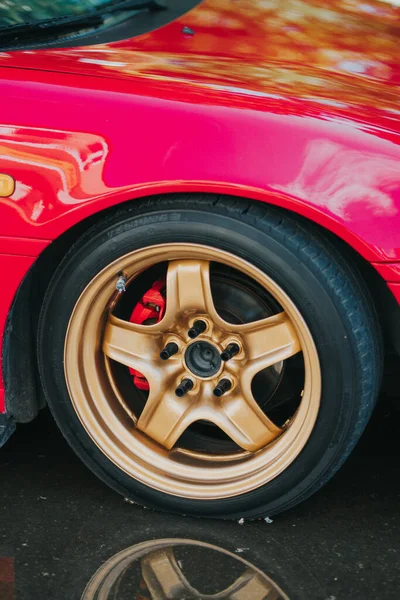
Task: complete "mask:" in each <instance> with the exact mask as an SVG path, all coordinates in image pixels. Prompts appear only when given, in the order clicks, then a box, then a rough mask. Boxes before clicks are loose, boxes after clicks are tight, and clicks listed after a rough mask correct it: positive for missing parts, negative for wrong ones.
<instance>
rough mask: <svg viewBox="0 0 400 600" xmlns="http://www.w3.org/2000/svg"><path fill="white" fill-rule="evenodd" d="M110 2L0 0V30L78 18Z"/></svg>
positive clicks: (93, 0)
mask: <svg viewBox="0 0 400 600" xmlns="http://www.w3.org/2000/svg"><path fill="white" fill-rule="evenodd" d="M111 3H112V2H110V0H51V1H50V0H25V1H24V0H0V28H2V27H7V26H10V25H20V24H23V23H26V22H29V23H32V22H35V21H45V20H46V19H57V18H59V17H79V16H84V15H85V14H87V13H91V12H93V10H98V9H101V8H102V7H103V6H106V5H107V4H111Z"/></svg>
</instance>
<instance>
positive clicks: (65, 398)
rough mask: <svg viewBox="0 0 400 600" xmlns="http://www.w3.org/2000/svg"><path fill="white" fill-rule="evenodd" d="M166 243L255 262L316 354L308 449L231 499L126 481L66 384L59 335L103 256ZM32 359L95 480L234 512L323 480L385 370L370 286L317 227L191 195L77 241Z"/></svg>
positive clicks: (211, 512)
mask: <svg viewBox="0 0 400 600" xmlns="http://www.w3.org/2000/svg"><path fill="white" fill-rule="evenodd" d="M166 242H196V243H200V244H202V243H204V244H208V245H211V246H215V247H218V248H221V249H223V250H227V251H229V252H232V253H234V254H236V255H238V256H241V257H242V258H244V259H246V260H248V261H249V262H251V263H253V264H254V265H256V266H257V267H258V268H260V269H262V270H263V271H264V272H265V273H267V274H268V275H269V276H270V277H272V278H273V279H274V280H275V281H276V282H277V283H278V285H280V286H281V287H282V288H283V289H284V290H285V291H286V293H287V294H288V295H289V296H290V298H291V299H292V300H293V301H294V303H295V304H296V306H297V307H298V309H299V310H300V312H301V313H302V315H303V317H304V319H305V321H306V322H307V324H308V327H309V329H310V331H311V333H312V335H313V338H314V341H315V344H316V347H317V350H318V354H319V358H320V364H321V371H322V398H321V407H320V411H319V414H318V418H317V421H316V424H315V427H314V430H313V432H312V434H311V436H310V438H309V440H308V442H307V444H306V446H305V448H304V449H303V451H302V452H301V453H300V455H299V456H298V457H297V459H296V460H295V461H294V462H293V463H292V464H291V465H290V466H289V467H288V468H287V469H286V470H285V471H284V472H283V473H282V474H280V475H279V476H278V477H276V478H275V479H274V480H272V481H271V482H269V483H268V484H266V485H264V486H263V487H261V488H258V489H257V490H254V491H252V492H249V493H246V494H243V495H241V496H236V497H234V498H227V499H221V500H212V501H210V500H207V501H204V500H188V499H185V498H181V497H177V496H171V495H168V494H164V493H161V492H158V491H156V490H154V489H152V488H149V487H147V486H145V485H143V484H142V483H140V482H138V481H136V480H135V479H132V478H130V477H129V476H128V475H126V474H125V473H124V472H122V471H121V470H120V469H118V468H117V467H116V466H115V465H114V464H113V463H111V462H110V461H109V460H108V459H107V458H106V457H105V456H104V455H103V453H102V452H101V451H100V450H99V448H98V447H97V446H96V445H95V444H94V443H93V442H92V440H91V439H90V437H89V436H88V434H87V433H86V431H85V429H84V428H83V427H82V425H81V423H80V421H79V419H78V417H77V415H76V413H75V411H74V409H73V406H72V403H71V401H70V398H69V394H68V391H67V387H66V383H65V378H64V370H63V352H64V340H65V334H66V330H67V326H68V321H69V319H70V316H71V313H72V310H73V308H74V306H75V303H76V302H77V300H78V298H79V295H80V294H81V292H82V291H83V289H84V288H85V287H86V285H87V284H88V283H89V282H90V281H91V280H92V278H93V277H94V276H95V275H96V274H97V273H98V272H99V271H100V270H101V269H103V268H104V267H105V266H107V265H108V264H109V263H110V262H111V261H113V260H115V259H116V258H118V257H120V256H122V255H124V254H126V253H128V252H129V251H132V250H134V249H137V248H141V247H145V246H149V245H152V244H157V243H166ZM38 357H39V368H40V373H41V378H42V382H43V387H44V390H45V393H46V396H47V400H48V403H49V406H50V408H51V410H52V412H53V415H54V417H55V419H56V421H57V423H58V425H59V427H60V429H61V430H62V432H63V434H64V436H65V437H66V439H67V440H68V442H69V444H70V445H71V446H72V448H73V449H74V450H75V451H76V453H77V454H78V455H79V456H80V457H81V459H82V460H83V461H84V462H85V463H86V464H87V466H88V467H89V468H90V469H91V470H92V471H94V472H95V473H96V474H97V475H98V476H99V477H100V478H101V479H102V480H103V481H105V482H106V483H107V484H109V485H110V486H111V487H112V488H114V489H115V490H117V491H118V492H120V493H121V494H123V495H124V496H125V497H128V498H131V499H132V500H133V501H135V502H138V503H140V504H143V505H145V506H147V507H151V508H156V509H162V510H165V511H173V512H179V513H184V514H191V515H195V516H204V517H214V518H231V519H238V518H241V517H244V518H255V517H259V516H264V515H269V516H270V515H273V514H276V513H278V512H281V511H284V510H286V509H288V508H290V507H292V506H294V505H296V504H297V503H299V502H301V501H303V500H304V499H305V498H307V497H309V496H310V495H311V494H313V493H314V492H315V491H317V490H318V489H319V488H320V487H321V486H322V485H323V484H324V483H326V482H327V481H328V480H329V479H330V478H331V477H332V475H333V474H334V473H335V472H336V471H337V470H338V469H339V467H340V466H341V465H342V463H343V462H344V461H345V459H346V458H347V457H348V455H349V453H350V452H351V450H352V449H353V447H354V445H355V444H356V442H357V440H358V439H359V437H360V435H361V433H362V431H363V429H364V427H365V425H366V424H367V422H368V419H369V417H370V415H371V412H372V410H373V407H374V404H375V401H376V398H377V395H378V391H379V386H380V381H381V371H382V343H381V334H380V328H379V324H378V321H377V317H376V314H375V312H374V309H373V306H372V303H371V301H370V298H369V295H368V290H367V289H366V288H365V285H364V283H363V282H362V281H361V280H360V278H359V277H358V276H357V275H356V273H355V272H353V269H352V268H351V267H350V266H349V264H348V262H347V261H346V260H345V259H344V258H343V257H342V256H341V254H340V253H339V252H338V251H337V250H336V248H335V246H334V245H333V244H332V243H331V242H330V241H329V240H328V238H326V237H325V236H324V235H321V233H320V231H319V229H317V228H316V227H314V226H313V225H312V224H308V223H306V222H304V221H303V220H300V219H298V218H297V217H294V216H292V215H291V214H290V213H286V212H284V211H281V210H280V209H276V208H273V207H270V206H266V205H262V204H259V203H255V202H249V201H245V200H242V199H235V198H230V197H221V196H210V195H196V194H194V195H191V196H189V197H182V196H169V197H160V198H150V199H147V200H145V201H140V202H139V201H137V202H135V203H132V204H131V205H129V206H128V207H125V208H123V209H121V210H119V211H117V212H116V213H114V214H113V215H111V216H107V217H105V218H104V220H102V221H101V222H100V223H98V224H97V225H95V226H94V227H92V228H91V229H90V230H89V231H88V232H87V233H86V234H85V235H84V236H83V237H82V238H81V239H80V240H79V241H78V242H77V243H76V244H75V246H74V247H73V248H72V249H71V250H70V252H69V253H68V254H67V256H65V258H64V260H63V261H62V263H61V265H60V267H59V268H58V270H57V272H56V274H55V276H54V277H53V280H52V281H51V284H50V286H49V289H48V292H47V295H46V298H45V301H44V305H43V308H42V312H41V317H40V323H39V334H38Z"/></svg>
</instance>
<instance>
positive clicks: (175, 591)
mask: <svg viewBox="0 0 400 600" xmlns="http://www.w3.org/2000/svg"><path fill="white" fill-rule="evenodd" d="M141 566H142V575H143V579H144V580H145V582H146V585H147V588H148V590H149V592H150V594H151V597H152V598H158V599H159V600H164V599H165V600H167V598H181V597H182V598H183V597H184V596H183V594H184V593H185V597H186V594H188V596H187V597H193V596H192V592H193V591H194V590H193V589H192V588H191V586H190V585H189V583H188V581H187V579H186V578H185V576H184V575H183V573H182V571H181V569H180V567H179V565H178V563H177V562H176V559H175V556H174V553H173V551H172V549H171V548H167V549H165V550H157V551H155V552H152V553H151V554H149V555H147V556H145V557H144V558H142V560H141Z"/></svg>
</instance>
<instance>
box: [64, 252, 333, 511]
mask: <svg viewBox="0 0 400 600" xmlns="http://www.w3.org/2000/svg"><path fill="white" fill-rule="evenodd" d="M163 265H164V266H165V278H166V279H165V281H166V283H165V295H166V309H165V314H164V316H163V317H162V319H161V320H160V321H159V322H158V323H155V324H150V325H146V324H135V323H132V322H129V321H128V320H126V319H123V318H121V316H117V315H118V307H119V303H120V301H121V298H120V296H119V294H118V292H116V289H115V287H116V281H117V279H118V278H120V279H121V278H122V279H123V282H124V284H125V282H126V288H127V290H128V291H129V290H132V289H133V290H134V287H135V285H136V283H137V282H138V281H139V278H140V277H143V273H146V272H150V271H151V269H153V268H156V266H159V267H160V268H162V266H163ZM215 265H217V266H218V267H219V268H223V269H226V271H227V273H230V274H232V273H234V274H237V273H238V274H239V275H240V276H242V278H243V279H242V281H241V285H242V287H243V286H244V287H246V285H247V284H248V287H249V289H253V288H255V287H256V288H257V290H261V292H262V293H264V294H265V296H266V297H269V298H270V299H271V302H272V304H273V306H274V307H275V310H274V311H273V314H271V311H270V313H269V316H267V317H264V318H261V319H257V320H247V322H241V323H237V322H236V323H235V322H232V319H231V320H230V321H229V320H226V319H227V318H226V316H222V314H221V313H220V312H219V311H218V306H217V305H216V301H215V298H214V292H213V272H214V268H215ZM232 276H233V275H232ZM235 276H236V275H235ZM261 292H260V293H261ZM160 353H161V356H162V358H161V357H160ZM300 353H302V354H300ZM294 355H298V356H299V357H300V359H302V361H303V365H304V367H303V374H304V380H303V382H302V385H301V389H302V395H301V398H300V395H299V399H298V403H297V404H296V405H295V406H294V408H293V412H292V413H291V414H289V415H286V417H285V422H281V423H278V422H276V420H275V421H274V420H273V419H272V417H271V416H269V415H268V414H267V413H268V405H267V407H266V408H265V407H263V406H262V404H261V402H260V401H259V399H258V398H257V397H256V394H255V392H254V386H253V381H254V379H255V377H256V376H257V375H258V374H259V373H260V372H263V371H265V370H268V369H271V368H274V366H275V367H276V368H278V370H279V371H282V369H283V365H284V364H285V361H287V360H288V359H289V358H290V357H293V356H294ZM221 356H222V358H221ZM121 365H125V367H129V368H131V369H134V370H136V371H137V372H140V373H141V374H143V376H144V377H145V378H146V380H147V381H148V383H149V393H148V397H147V398H145V400H144V405H143V406H142V407H141V409H135V407H134V405H133V403H132V402H131V401H130V396H129V390H128V392H127V388H126V385H125V386H124V385H123V383H122V379H123V376H124V374H123V373H122V370H123V367H121ZM277 366H278V367H277ZM64 368H65V376H66V381H67V385H68V389H69V393H70V396H71V400H72V402H73V406H74V408H75V411H76V413H77V414H78V416H79V418H80V420H81V423H82V424H83V426H84V427H85V429H86V431H87V432H88V433H89V435H90V437H91V438H92V439H93V440H94V442H95V443H96V444H97V446H98V447H99V448H100V449H101V450H102V452H103V453H104V454H105V455H106V456H107V457H108V458H109V459H110V460H111V461H112V462H113V463H114V464H115V465H117V466H118V467H119V468H120V469H122V470H123V471H124V472H125V473H127V474H128V475H130V476H131V477H134V478H135V479H138V480H139V481H141V482H142V483H144V484H146V485H148V486H150V487H152V488H155V489H156V490H159V491H162V492H166V493H168V494H173V495H176V496H181V497H185V498H192V499H218V498H227V497H231V496H236V495H240V494H243V493H245V492H248V491H251V490H254V489H256V488H258V487H260V486H262V485H263V484H265V483H267V482H268V481H270V480H271V479H273V478H274V477H276V476H277V475H278V474H279V473H281V472H282V471H283V470H284V469H285V468H286V467H287V466H288V465H289V464H290V463H291V462H292V461H293V460H294V459H295V458H296V457H297V456H298V454H299V453H300V452H301V450H302V449H303V447H304V445H305V443H306V442H307V440H308V438H309V436H310V434H311V432H312V430H313V426H314V423H315V420H316V417H317V414H318V409H319V402H320V391H321V375H320V368H319V361H318V356H317V352H316V349H315V345H314V342H313V339H312V337H311V334H310V331H309V329H308V327H307V325H306V324H305V322H304V320H303V318H302V316H301V315H300V313H299V311H298V310H297V308H296V306H295V305H294V303H293V302H292V301H291V300H290V299H289V297H288V296H287V294H285V292H284V291H283V290H282V289H281V287H279V286H278V285H277V284H276V283H275V282H274V281H273V280H272V279H271V278H270V277H268V276H267V275H266V274H265V273H263V272H262V271H260V270H259V269H257V268H256V267H255V266H253V265H251V264H250V263H249V262H247V261H245V260H243V259H241V258H239V257H237V256H234V255H233V254H230V253H228V252H225V251H222V250H219V249H217V248H211V247H207V246H200V245H196V244H188V243H185V244H174V243H171V244H162V245H156V246H151V247H147V248H144V249H141V250H136V251H134V252H131V253H129V254H126V255H124V256H122V257H121V258H119V259H118V260H116V261H114V262H112V263H111V264H109V266H108V267H106V268H105V269H103V270H102V271H101V272H100V273H99V274H98V275H97V276H96V277H95V278H94V279H93V280H92V281H91V282H90V283H89V285H87V287H86V289H85V290H84V291H83V293H82V294H81V296H80V298H79V300H78V302H77V303H76V306H75V309H74V311H73V314H72V316H71V319H70V323H69V328H68V332H67V336H66V341H65V363H64ZM121 369H122V370H121ZM125 370H126V371H127V369H125ZM282 377H283V378H284V377H285V374H284V371H283V375H282ZM301 389H300V391H301ZM198 422H200V423H208V424H210V423H212V424H214V426H217V428H218V431H220V430H222V432H224V434H225V437H224V440H225V442H226V441H229V440H231V441H230V442H229V443H226V444H225V445H224V443H222V442H221V444H220V447H221V448H222V450H221V451H219V452H216V451H215V450H213V451H208V450H207V444H205V448H203V449H198V448H197V447H196V448H193V447H191V446H190V443H189V444H186V443H183V442H182V440H183V439H184V438H183V434H185V436H186V439H189V441H190V432H191V431H193V424H194V423H198ZM217 428H216V427H214V430H215V431H216V430H217ZM224 448H225V449H226V450H225V451H224Z"/></svg>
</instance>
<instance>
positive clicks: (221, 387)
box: [214, 379, 232, 398]
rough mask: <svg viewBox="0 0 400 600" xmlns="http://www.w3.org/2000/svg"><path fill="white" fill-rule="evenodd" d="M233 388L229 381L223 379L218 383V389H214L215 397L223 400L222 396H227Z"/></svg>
mask: <svg viewBox="0 0 400 600" xmlns="http://www.w3.org/2000/svg"><path fill="white" fill-rule="evenodd" d="M231 387H232V383H231V382H230V381H229V379H221V380H220V381H219V382H218V385H217V387H215V388H214V396H217V398H221V396H223V395H224V394H226V392H229V390H230V389H231Z"/></svg>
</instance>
